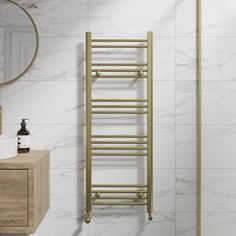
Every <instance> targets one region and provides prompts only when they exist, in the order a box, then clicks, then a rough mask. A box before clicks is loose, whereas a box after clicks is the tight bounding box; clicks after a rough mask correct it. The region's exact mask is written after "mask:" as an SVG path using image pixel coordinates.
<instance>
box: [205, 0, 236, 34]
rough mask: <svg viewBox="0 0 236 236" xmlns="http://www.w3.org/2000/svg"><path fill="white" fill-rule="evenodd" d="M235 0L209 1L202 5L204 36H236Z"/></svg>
mask: <svg viewBox="0 0 236 236" xmlns="http://www.w3.org/2000/svg"><path fill="white" fill-rule="evenodd" d="M234 3H235V2H234V1H233V0H217V1H215V0H208V1H203V3H202V16H203V17H202V20H203V22H202V25H203V35H204V36H235V35H236V30H235V27H234V25H235V12H236V5H235V4H234Z"/></svg>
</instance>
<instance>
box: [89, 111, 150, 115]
mask: <svg viewBox="0 0 236 236" xmlns="http://www.w3.org/2000/svg"><path fill="white" fill-rule="evenodd" d="M92 114H100V115H109V114H116V115H119V114H127V115H129V114H130V115H132V114H147V112H146V111H92Z"/></svg>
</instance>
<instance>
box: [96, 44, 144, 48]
mask: <svg viewBox="0 0 236 236" xmlns="http://www.w3.org/2000/svg"><path fill="white" fill-rule="evenodd" d="M92 48H147V45H92Z"/></svg>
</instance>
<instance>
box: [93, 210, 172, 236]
mask: <svg viewBox="0 0 236 236" xmlns="http://www.w3.org/2000/svg"><path fill="white" fill-rule="evenodd" d="M99 218H100V217H99ZM133 218H134V220H133V219H132V220H131V221H130V217H129V218H128V220H127V217H126V218H125V219H124V220H123V218H122V221H120V219H118V220H117V218H115V219H111V218H110V217H109V218H108V220H109V223H108V222H107V221H106V220H104V218H103V219H99V221H97V220H96V218H95V219H94V223H93V224H92V226H91V231H90V235H94V236H95V235H102V236H106V235H112V234H113V235H119V236H124V235H130V236H133V235H143V236H149V235H154V234H158V235H162V236H174V235H175V215H174V214H172V213H160V214H153V220H152V221H147V219H145V218H143V215H140V214H138V215H137V214H136V215H135V216H134V217H133ZM146 218H147V217H146Z"/></svg>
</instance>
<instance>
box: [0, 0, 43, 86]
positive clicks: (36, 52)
mask: <svg viewBox="0 0 236 236" xmlns="http://www.w3.org/2000/svg"><path fill="white" fill-rule="evenodd" d="M5 1H8V2H10V3H12V4H15V5H16V6H17V7H19V8H20V9H21V10H22V11H24V12H25V14H26V15H27V16H28V17H29V19H30V21H31V22H32V24H33V27H34V30H35V34H36V48H35V53H34V56H33V59H32V61H31V63H30V64H29V66H28V67H27V68H26V69H25V70H24V71H23V72H22V73H21V74H20V75H18V76H17V77H15V78H13V79H11V80H8V81H5V82H2V83H1V82H0V87H1V86H2V85H6V84H9V83H12V82H14V81H16V80H17V79H19V78H20V77H22V76H23V75H24V74H25V73H26V72H27V71H28V70H29V69H30V68H31V66H32V65H33V63H34V61H35V59H36V56H37V54H38V49H39V34H38V30H37V27H36V24H35V22H34V20H33V18H32V16H31V15H30V14H29V12H28V11H27V10H26V9H25V8H23V7H22V6H20V5H19V4H18V3H17V2H15V1H13V0H5Z"/></svg>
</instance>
